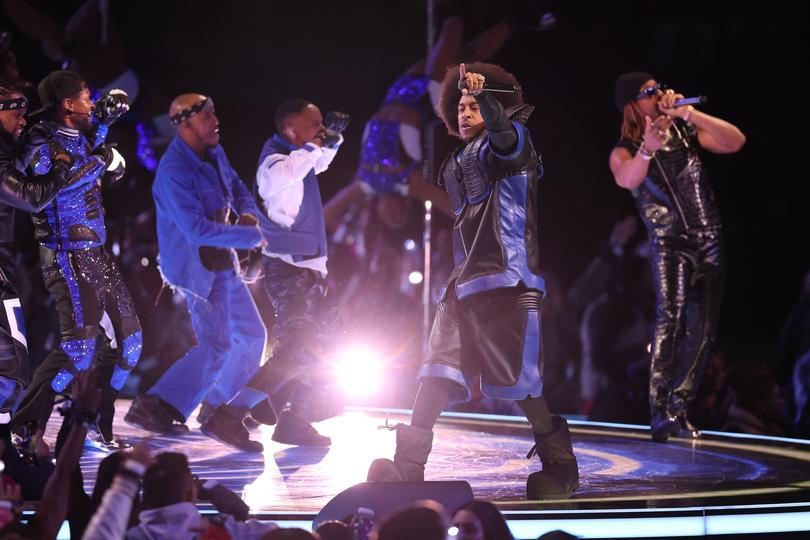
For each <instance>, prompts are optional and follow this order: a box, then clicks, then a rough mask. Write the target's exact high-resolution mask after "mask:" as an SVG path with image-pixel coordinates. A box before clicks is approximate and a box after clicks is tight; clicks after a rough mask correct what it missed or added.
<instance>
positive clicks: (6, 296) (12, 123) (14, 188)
mask: <svg viewBox="0 0 810 540" xmlns="http://www.w3.org/2000/svg"><path fill="white" fill-rule="evenodd" d="M27 111H28V100H27V99H26V98H25V95H24V94H23V91H22V89H20V88H19V87H18V86H16V85H15V84H13V83H11V82H9V81H6V80H4V79H0V299H2V301H3V308H4V309H2V310H0V424H2V423H7V422H8V420H9V419H10V418H11V417H10V413H11V412H12V411H13V409H14V408H15V407H16V405H17V403H18V401H19V399H20V398H22V391H23V389H24V387H25V385H26V384H27V382H28V344H27V341H26V336H25V326H24V325H23V324H22V323H23V317H22V307H21V305H20V295H19V293H18V292H17V289H16V287H15V286H14V282H13V280H14V270H15V269H14V257H15V255H16V253H15V248H14V243H13V240H14V214H15V212H14V211H15V209H20V210H25V211H27V212H38V211H40V210H42V208H43V207H44V206H46V205H48V204H50V202H51V201H52V200H53V198H54V197H55V196H56V193H57V192H58V191H59V190H60V189H61V188H62V187H63V186H64V185H66V184H68V183H69V182H70V181H71V180H75V179H77V178H78V177H80V176H81V175H80V174H79V175H75V174H74V175H71V174H70V170H69V168H68V167H66V166H65V164H64V162H57V163H55V164H54V166H53V167H52V168H51V170H50V171H49V172H48V174H46V175H45V176H39V177H31V176H29V175H27V174H25V172H24V171H21V170H19V169H18V168H17V167H18V164H17V158H18V157H19V156H18V155H17V153H18V152H17V151H18V150H19V148H18V147H17V145H16V144H15V143H16V142H17V141H18V140H19V138H20V134H21V133H22V129H23V128H24V127H25V125H26V119H25V114H26V112H27ZM89 165H90V166H91V167H93V166H97V165H98V163H97V161H96V160H91V161H90V163H89Z"/></svg>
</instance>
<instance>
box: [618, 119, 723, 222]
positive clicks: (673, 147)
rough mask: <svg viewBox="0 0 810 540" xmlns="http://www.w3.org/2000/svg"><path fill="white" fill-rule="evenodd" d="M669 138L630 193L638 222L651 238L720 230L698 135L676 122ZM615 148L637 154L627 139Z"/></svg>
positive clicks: (717, 212) (718, 217)
mask: <svg viewBox="0 0 810 540" xmlns="http://www.w3.org/2000/svg"><path fill="white" fill-rule="evenodd" d="M670 136H671V138H670V140H669V142H668V143H667V144H666V145H665V146H664V147H662V148H661V149H659V150H658V151H657V152H656V153H655V157H654V158H653V159H652V160H650V166H649V169H648V172H647V177H646V178H645V179H644V181H643V182H642V184H641V185H640V186H639V187H638V188H636V189H635V190H633V197H634V198H635V200H636V206H638V209H639V214H640V215H641V219H642V220H643V221H644V224H645V225H646V226H647V229H648V230H649V231H650V233H651V234H653V235H654V236H668V235H675V234H682V233H685V232H688V231H695V230H712V229H719V228H720V212H719V211H718V209H717V203H716V201H715V197H714V191H713V190H712V187H711V184H710V182H709V178H708V175H707V174H706V170H705V167H703V163H702V161H701V159H700V145H699V144H698V140H697V132H696V131H695V129H694V127H692V126H691V125H689V124H686V123H684V122H681V121H676V123H675V124H674V125H673V126H672V128H670ZM616 146H620V147H622V148H626V149H627V150H628V151H629V152H630V153H631V155H635V154H636V152H637V151H638V145H637V144H634V143H633V142H632V141H628V140H626V139H622V140H620V141H619V142H618V143H617V145H616Z"/></svg>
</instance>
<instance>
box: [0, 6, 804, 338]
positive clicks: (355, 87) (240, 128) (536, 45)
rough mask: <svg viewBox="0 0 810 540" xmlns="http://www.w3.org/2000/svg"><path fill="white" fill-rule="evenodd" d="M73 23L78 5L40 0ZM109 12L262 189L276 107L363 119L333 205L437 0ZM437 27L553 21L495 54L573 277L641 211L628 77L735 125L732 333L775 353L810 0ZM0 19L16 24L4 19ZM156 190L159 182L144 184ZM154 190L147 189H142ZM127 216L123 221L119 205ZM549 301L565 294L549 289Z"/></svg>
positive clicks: (501, 11) (148, 67)
mask: <svg viewBox="0 0 810 540" xmlns="http://www.w3.org/2000/svg"><path fill="white" fill-rule="evenodd" d="M31 4H33V5H36V6H37V7H39V8H40V9H42V10H43V11H44V12H46V13H48V14H49V15H50V16H51V17H52V18H53V19H54V20H55V21H57V22H60V21H65V20H67V18H68V17H69V16H70V14H71V13H72V12H73V11H74V10H75V9H76V8H77V7H78V6H80V5H81V2H77V1H60V2H58V3H54V2H44V1H40V2H31ZM111 5H112V20H113V23H114V24H115V26H116V28H117V29H118V31H119V33H120V34H121V37H122V39H123V44H124V49H125V53H126V55H127V60H128V62H129V64H130V65H131V66H132V67H134V68H135V69H136V71H137V72H138V73H139V74H140V75H141V76H142V77H144V78H145V79H148V80H150V81H151V82H152V83H153V84H155V85H156V86H157V87H158V88H160V90H161V91H162V92H163V93H164V94H165V95H166V96H167V97H169V98H171V97H173V96H174V95H176V94H178V93H184V92H201V93H205V94H209V95H211V96H213V97H214V98H215V100H216V106H217V112H218V115H219V118H220V121H221V130H222V143H223V146H224V147H225V149H226V150H227V152H228V155H229V157H230V159H231V162H232V163H233V165H234V167H235V168H236V169H237V171H238V172H239V173H240V174H241V175H242V176H243V178H244V179H245V180H246V181H247V182H248V183H252V179H253V177H254V173H255V166H256V160H257V157H258V154H259V150H260V148H261V146H262V144H263V142H264V140H265V139H266V138H267V137H268V136H270V135H271V134H272V131H273V128H272V117H273V112H274V110H275V107H276V106H277V105H278V104H279V102H280V101H281V100H283V99H285V98H288V97H295V96H299V97H306V98H309V99H311V100H313V101H315V102H316V103H317V104H319V105H320V107H321V109H322V110H324V111H328V110H332V109H339V110H342V111H346V112H348V113H350V114H351V115H352V117H353V119H354V121H353V124H352V125H351V126H350V128H349V131H348V132H347V133H346V137H347V140H346V143H345V144H344V148H343V150H342V151H341V152H340V153H339V155H338V157H337V159H336V160H335V162H334V163H333V165H332V167H331V168H330V169H329V171H328V172H327V173H325V174H323V175H322V176H321V177H320V178H321V186H322V190H323V195H324V198H328V197H329V196H330V195H331V194H333V193H334V192H336V191H337V190H338V189H339V188H340V187H342V186H344V185H345V184H347V183H348V182H349V181H350V180H351V178H352V176H353V174H354V169H355V167H356V162H357V156H358V151H359V142H360V136H361V134H362V126H363V123H364V122H365V120H366V119H367V118H368V117H369V116H370V115H371V114H372V113H373V112H374V111H375V109H376V108H377V106H378V105H379V103H380V101H381V100H382V97H383V96H384V94H385V91H386V89H387V87H388V85H390V84H391V82H392V81H393V80H394V79H395V78H396V77H397V76H398V75H399V74H400V73H401V72H402V71H404V69H405V68H406V67H407V66H408V65H410V64H412V63H413V62H415V61H416V60H418V59H419V58H421V57H422V56H424V54H425V50H426V45H425V40H426V9H425V5H426V4H425V2H422V1H416V0H409V1H398V2H394V1H365V0H364V1H346V2H338V1H332V2H324V1H307V2H288V1H284V2H281V1H259V0H240V1H229V2H224V1H223V2H213V1H207V2H203V1H189V0H183V1H170V0H166V1H163V2H153V1H141V2H128V1H123V0H115V1H113V2H111ZM437 5H438V13H437V15H438V16H437V22H440V20H441V19H442V18H444V17H446V16H448V15H450V14H454V13H455V14H459V15H461V16H462V17H463V19H464V20H465V23H466V28H467V33H468V35H469V36H470V37H472V36H473V35H474V34H475V33H476V32H478V31H480V30H483V29H485V28H487V27H488V26H490V25H492V24H494V23H495V22H497V21H498V20H499V19H501V18H503V17H504V16H510V17H513V18H517V19H520V18H522V19H523V20H525V21H527V22H529V23H531V22H532V21H535V20H537V18H538V17H539V15H540V14H541V13H543V12H546V11H552V12H553V13H554V14H555V16H556V19H557V24H556V26H555V27H554V28H553V29H552V30H549V31H546V32H521V33H519V34H517V35H515V36H514V37H513V38H512V39H511V40H510V41H509V42H508V43H507V44H506V46H505V47H504V48H503V49H502V50H501V51H500V53H499V54H498V56H497V57H496V58H494V59H493V61H494V62H496V63H500V64H502V65H504V66H505V67H506V68H507V69H508V70H509V71H511V72H513V73H515V74H516V75H517V77H518V78H519V79H520V81H521V82H522V84H523V87H524V89H525V94H526V99H527V101H528V102H530V103H532V104H534V105H535V106H536V107H537V110H536V112H535V114H534V116H533V117H532V119H531V121H530V124H529V125H530V129H531V131H532V134H533V136H534V139H535V146H536V147H537V148H538V149H539V150H540V151H541V152H542V154H543V159H544V162H545V166H546V175H545V178H544V180H543V190H542V199H541V203H540V204H541V211H542V220H541V248H542V250H543V251H542V253H543V260H544V265H545V267H546V268H547V269H548V271H549V272H550V273H552V274H554V275H556V277H557V280H558V281H559V282H560V284H561V286H562V288H565V287H566V286H567V285H568V284H570V283H571V282H572V281H573V280H574V279H575V278H576V277H577V275H578V274H579V273H580V272H581V271H582V269H583V268H584V266H585V265H586V264H587V262H588V261H589V259H590V258H591V257H592V256H593V254H594V253H595V252H596V251H597V250H598V249H599V248H600V246H601V245H602V244H603V243H604V242H605V240H606V239H607V236H608V234H609V232H610V229H611V226H612V224H613V223H614V222H615V221H616V220H617V219H618V218H620V217H621V216H623V215H625V214H626V213H629V212H633V211H634V206H633V202H632V198H631V196H630V194H629V193H628V192H626V191H624V190H622V189H620V188H618V187H617V186H615V184H614V183H613V179H612V176H611V174H610V171H609V169H608V166H607V158H608V154H609V152H610V150H611V148H612V146H613V143H614V142H615V141H616V139H617V137H618V129H619V121H620V119H619V115H618V113H617V112H616V110H615V106H614V104H613V84H614V80H615V77H616V76H617V75H618V74H619V73H622V72H624V71H636V70H641V71H649V72H651V73H653V74H654V75H655V76H656V77H657V78H658V79H659V80H662V81H665V82H667V83H669V84H670V85H671V86H672V87H674V88H676V89H677V90H678V91H680V92H681V93H683V94H685V95H695V94H705V95H707V96H708V97H709V102H708V103H707V104H706V105H705V106H704V107H703V110H705V111H706V112H708V113H709V114H713V115H716V116H719V117H720V118H723V119H726V120H728V121H730V122H732V123H734V124H736V125H737V126H738V127H740V129H742V131H743V132H744V133H745V134H746V136H747V139H748V141H747V144H746V145H745V147H744V148H743V150H742V151H741V152H740V153H738V154H735V155H731V156H708V157H707V158H706V163H707V166H708V168H709V171H710V174H711V176H712V178H713V182H714V186H715V189H716V192H717V195H718V199H719V203H720V206H721V212H722V216H723V222H724V230H725V238H726V244H727V255H728V272H727V286H726V294H725V300H724V304H723V317H722V321H721V328H720V339H721V341H722V342H724V343H725V344H726V346H727V347H732V348H734V349H736V350H738V351H740V352H742V353H751V354H760V353H766V354H767V353H768V351H770V350H772V347H773V343H774V341H775V338H776V335H777V333H778V331H779V327H780V325H781V323H782V321H783V320H784V318H785V316H786V315H787V313H788V311H789V309H790V307H791V305H792V304H793V303H794V302H795V299H796V297H797V293H798V288H799V285H800V281H801V277H802V276H803V275H804V273H805V272H806V271H807V270H808V268H810V256H809V255H810V249H808V233H809V232H810V217H808V216H810V212H808V207H809V206H810V205H809V204H808V202H810V201H809V200H808V196H807V193H808V190H807V187H806V183H807V181H808V175H807V173H806V171H805V162H806V156H805V154H806V153H807V152H808V150H810V147H809V146H808V136H807V127H806V126H807V120H808V115H807V105H806V100H807V98H806V95H807V85H806V82H805V77H806V76H807V75H808V73H807V71H808V69H807V66H808V59H809V58H810V55H808V45H807V43H808V40H807V30H808V8H807V6H798V5H797V6H789V5H788V4H787V3H779V2H767V3H755V4H752V5H751V6H750V7H747V6H744V5H743V3H741V2H735V3H724V2H721V3H711V4H708V3H706V5H704V4H703V3H684V2H679V3H672V2H594V3H590V2H582V1H568V2H519V1H515V2H485V1H471V0H468V1H464V2H460V1H459V2H456V1H440V2H437ZM2 16H3V17H4V19H3V20H2V25H0V26H1V27H2V28H11V29H12V30H14V26H13V24H12V23H11V22H10V21H9V20H8V19H7V18H6V15H5V13H2ZM14 50H15V52H16V53H17V56H18V58H19V64H20V68H21V71H22V73H23V76H24V77H25V78H27V79H29V80H31V81H33V82H35V83H36V82H37V81H39V80H40V79H41V78H42V77H43V76H44V75H45V74H46V73H47V72H48V71H49V70H50V69H56V68H57V67H58V66H56V65H54V64H52V63H49V62H48V61H47V60H46V59H45V58H44V56H43V55H42V54H41V52H40V49H39V45H38V44H37V43H36V42H35V41H33V40H31V39H29V38H26V37H25V36H23V35H21V33H20V32H18V31H15V46H14ZM144 184H147V182H144ZM142 189H143V193H144V194H148V190H149V185H143V186H142ZM109 217H112V218H114V216H109ZM551 293H552V294H553V293H554V291H551Z"/></svg>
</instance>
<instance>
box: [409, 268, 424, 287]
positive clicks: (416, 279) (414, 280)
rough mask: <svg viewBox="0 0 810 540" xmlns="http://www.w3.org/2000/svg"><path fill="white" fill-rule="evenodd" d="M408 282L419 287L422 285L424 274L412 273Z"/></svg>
mask: <svg viewBox="0 0 810 540" xmlns="http://www.w3.org/2000/svg"><path fill="white" fill-rule="evenodd" d="M408 281H409V282H410V283H411V285H419V284H420V283H422V272H416V271H414V272H411V273H410V274H408Z"/></svg>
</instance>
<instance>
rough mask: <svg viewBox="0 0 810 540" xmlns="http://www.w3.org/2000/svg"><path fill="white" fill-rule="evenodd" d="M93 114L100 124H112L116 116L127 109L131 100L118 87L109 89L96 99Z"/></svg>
mask: <svg viewBox="0 0 810 540" xmlns="http://www.w3.org/2000/svg"><path fill="white" fill-rule="evenodd" d="M95 105H96V108H95V110H93V116H95V117H96V119H97V120H98V122H99V123H100V124H104V125H106V126H109V125H112V124H113V123H114V122H115V121H116V120H118V118H119V117H120V116H121V115H123V114H124V113H126V112H127V111H129V108H130V106H131V102H130V100H129V96H128V95H127V93H126V92H124V91H123V90H119V89H117V88H116V89H113V90H110V91H109V92H108V93H107V94H104V95H103V96H101V97H100V98H98V99H97V100H96V103H95Z"/></svg>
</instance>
